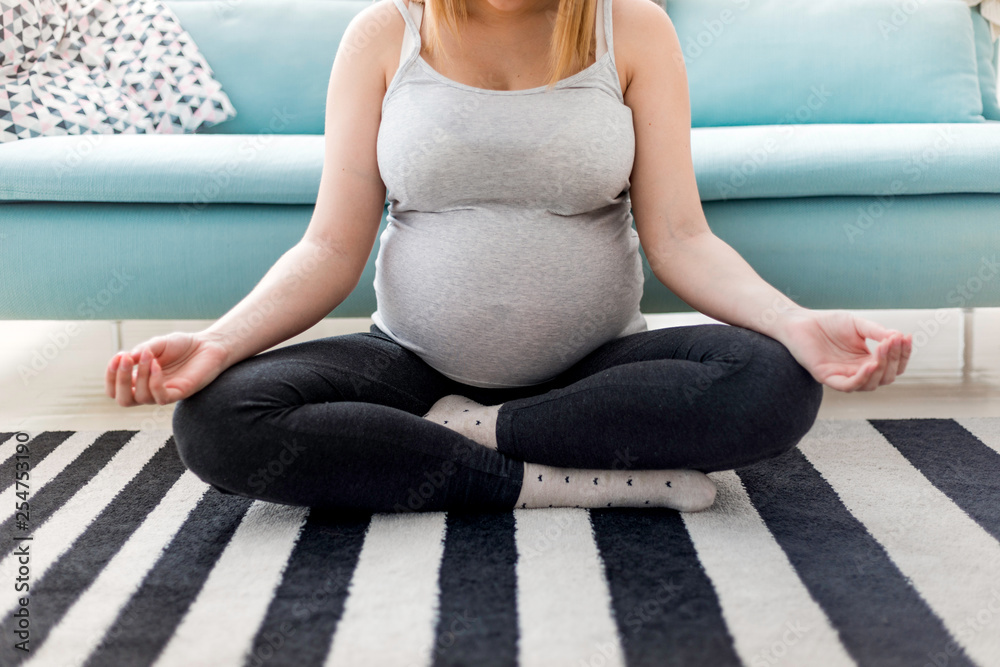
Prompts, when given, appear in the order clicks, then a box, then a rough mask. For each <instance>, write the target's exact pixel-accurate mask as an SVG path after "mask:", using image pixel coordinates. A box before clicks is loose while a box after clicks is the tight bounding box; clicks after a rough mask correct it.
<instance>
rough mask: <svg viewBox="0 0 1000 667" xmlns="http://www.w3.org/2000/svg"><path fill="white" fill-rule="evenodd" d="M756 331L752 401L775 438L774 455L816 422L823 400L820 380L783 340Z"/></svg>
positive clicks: (797, 440) (789, 445)
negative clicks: (797, 358) (754, 396)
mask: <svg viewBox="0 0 1000 667" xmlns="http://www.w3.org/2000/svg"><path fill="white" fill-rule="evenodd" d="M751 333H752V334H753V342H754V354H753V358H752V361H751V362H750V364H749V365H750V366H752V368H753V377H754V382H753V388H752V392H753V393H754V394H756V399H754V400H750V401H749V403H750V404H751V406H752V407H751V410H752V411H753V413H754V414H755V415H756V416H757V421H758V424H759V426H760V427H761V428H763V430H764V431H765V432H766V433H767V435H768V437H769V439H770V440H771V443H770V445H771V447H772V448H773V450H774V451H773V452H772V454H774V455H777V454H781V453H784V452H786V451H788V450H790V449H793V448H794V447H795V446H796V445H797V444H798V443H799V442H800V441H801V440H802V438H803V437H804V436H805V435H806V433H808V432H809V430H810V429H811V428H812V427H813V424H814V423H815V422H816V416H817V415H818V414H819V408H820V405H821V404H822V402H823V385H822V384H821V383H820V382H818V381H817V380H816V379H815V378H814V377H813V376H812V375H811V374H810V373H809V371H808V370H806V369H805V368H804V367H803V366H802V364H800V363H799V362H798V360H796V359H795V357H793V356H792V353H791V352H790V351H789V350H788V348H787V347H785V346H784V345H783V344H782V343H780V342H779V341H777V340H775V339H774V338H771V337H770V336H766V335H764V334H761V333H758V332H751Z"/></svg>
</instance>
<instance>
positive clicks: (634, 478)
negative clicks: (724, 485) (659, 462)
mask: <svg viewBox="0 0 1000 667" xmlns="http://www.w3.org/2000/svg"><path fill="white" fill-rule="evenodd" d="M715 491H716V486H715V482H713V481H712V480H711V479H710V478H709V477H708V476H707V475H706V474H705V473H703V472H699V471H697V470H588V469H582V468H554V467H552V466H547V465H542V464H540V463H529V462H525V464H524V481H523V482H522V484H521V495H519V496H518V498H517V504H516V507H517V508H519V509H520V508H533V507H669V508H671V509H675V510H679V511H681V512H698V511H700V510H703V509H705V508H707V507H711V505H712V503H714V502H715Z"/></svg>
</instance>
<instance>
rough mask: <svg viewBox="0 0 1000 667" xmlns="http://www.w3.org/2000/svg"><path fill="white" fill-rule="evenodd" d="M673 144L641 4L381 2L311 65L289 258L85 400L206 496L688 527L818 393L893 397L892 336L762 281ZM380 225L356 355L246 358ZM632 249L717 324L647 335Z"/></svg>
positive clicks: (361, 259) (620, 0)
mask: <svg viewBox="0 0 1000 667" xmlns="http://www.w3.org/2000/svg"><path fill="white" fill-rule="evenodd" d="M690 133H691V120H690V109H689V102H688V90H687V80H686V75H685V70H684V61H683V57H682V54H681V49H680V45H679V43H678V39H677V36H676V33H675V31H674V29H673V25H672V24H671V22H670V19H669V18H668V16H667V14H666V13H665V12H664V11H663V10H662V9H661V8H660V7H659V6H658V5H656V4H654V3H653V2H651V1H650V0H614V2H613V3H612V0H596V1H595V0H427V2H426V4H425V3H418V2H417V1H416V0H409V1H408V0H378V2H376V3H375V4H373V5H372V6H371V7H368V8H366V9H364V10H363V11H362V12H361V13H360V14H359V15H358V16H356V17H355V18H354V19H353V20H352V22H351V23H350V25H349V26H348V29H347V31H346V34H345V35H344V37H343V40H342V41H341V44H340V47H339V49H338V52H337V56H336V58H335V60H334V63H333V68H332V72H331V76H330V82H329V88H328V98H327V106H326V128H325V150H326V152H325V161H324V164H323V172H322V178H321V183H320V189H319V194H318V197H317V201H316V206H315V209H314V213H313V216H312V219H311V221H310V224H309V226H308V228H307V230H306V231H305V234H304V235H303V238H302V240H301V241H299V242H298V243H297V244H296V245H295V246H293V247H292V248H291V249H289V250H288V251H287V252H285V253H284V254H283V255H282V256H281V257H280V258H279V259H278V261H277V262H276V263H275V264H274V266H273V267H272V268H271V269H270V270H269V271H268V272H267V274H266V275H265V276H264V277H263V278H262V279H261V281H260V283H259V284H258V285H256V286H255V287H254V289H253V291H251V293H250V294H249V295H248V296H246V297H245V298H244V299H243V300H242V301H241V302H240V303H238V304H237V305H236V306H234V307H233V308H232V310H230V311H229V312H228V313H226V314H225V315H224V316H223V317H221V318H220V319H219V320H218V321H216V322H215V323H213V324H212V325H211V326H209V327H208V328H206V329H205V330H203V331H200V332H197V333H181V332H175V333H171V334H169V335H164V336H156V337H154V338H152V339H150V340H148V341H145V342H143V343H141V344H139V345H137V346H135V348H133V349H132V350H131V351H128V352H122V353H119V354H116V355H115V356H114V357H113V358H112V359H111V360H110V362H109V364H108V368H107V374H106V388H107V393H108V395H109V396H110V397H112V398H114V399H115V400H116V401H117V403H118V404H119V405H121V406H133V405H138V404H152V403H157V404H161V405H163V404H167V403H171V402H174V401H179V403H178V404H177V406H176V410H175V412H174V416H173V432H174V436H175V440H176V444H177V448H178V450H179V453H180V456H181V459H182V461H183V462H184V464H185V465H186V466H187V467H188V468H189V469H190V470H191V471H193V472H194V473H195V474H196V475H197V476H198V477H199V478H200V479H202V480H204V481H205V482H206V483H209V484H211V485H212V486H214V487H215V488H216V489H218V490H219V491H221V492H224V493H233V494H238V495H241V496H246V497H251V498H259V499H263V500H267V501H271V502H276V503H284V504H291V505H307V506H313V507H327V508H355V509H362V510H366V511H376V512H400V511H416V510H421V511H426V510H439V511H440V510H449V509H460V508H461V509H483V510H491V509H492V510H498V509H511V508H514V507H517V508H532V507H552V506H556V507H559V506H570V507H574V506H575V507H609V506H611V507H619V506H621V507H670V508H674V509H677V510H681V511H697V510H701V509H704V508H706V507H708V506H710V505H711V504H712V503H713V501H714V499H715V486H714V484H713V482H712V480H711V479H710V478H709V477H707V476H706V475H705V473H706V472H711V471H716V470H728V469H733V468H736V467H740V466H744V465H747V464H750V463H753V462H755V461H760V460H763V459H767V458H769V457H773V456H777V455H779V454H781V453H783V452H785V451H787V450H789V449H791V448H793V447H795V445H796V444H797V443H798V442H799V441H800V440H801V438H802V437H803V436H804V435H805V434H806V432H807V431H809V429H810V428H811V426H812V425H813V423H814V421H815V418H816V415H817V413H818V410H819V407H820V403H821V400H822V395H823V385H824V384H825V385H827V386H829V387H831V388H833V389H835V390H840V391H845V392H851V391H871V390H874V389H876V388H877V387H878V386H880V385H886V384H889V383H891V382H892V381H893V380H894V379H895V378H896V376H897V375H899V374H900V373H902V372H903V371H904V369H905V367H906V363H907V359H908V358H909V356H910V351H911V343H912V336H910V335H904V334H902V333H900V332H898V331H893V330H888V329H885V328H884V327H881V326H879V325H878V324H876V323H873V322H871V321H868V320H865V319H862V318H859V317H857V316H854V315H853V314H851V313H849V312H847V311H825V312H818V311H813V310H809V309H807V308H804V307H801V306H799V305H797V304H795V303H793V302H792V301H790V300H789V299H787V298H786V297H785V296H784V295H783V294H782V293H781V292H779V291H778V290H777V289H775V288H774V287H772V286H771V285H769V284H768V283H766V282H765V281H764V280H763V279H762V278H761V277H760V276H758V275H757V274H756V273H755V272H754V270H753V269H752V268H751V267H750V266H749V265H748V264H747V263H746V261H744V260H743V259H742V258H741V257H740V256H739V255H738V254H737V252H736V251H735V250H734V249H733V248H731V247H730V246H729V245H728V244H726V243H725V242H723V241H722V240H721V239H720V238H718V237H717V236H715V235H714V234H713V233H712V231H711V230H710V229H709V227H708V224H707V222H706V219H705V216H704V213H703V211H702V208H701V202H700V200H699V196H698V190H697V186H696V184H695V176H694V169H693V166H692V161H691V150H690ZM386 201H388V203H389V209H388V226H387V228H386V229H385V231H384V233H383V234H382V236H381V243H380V247H379V253H378V256H377V259H376V275H375V293H376V296H377V310H376V311H375V312H374V314H373V315H372V319H373V322H374V324H373V325H372V326H371V328H370V331H369V332H365V333H355V334H350V335H340V336H331V337H327V338H321V339H317V340H311V341H308V342H303V343H298V344H293V345H286V346H284V347H280V348H276V349H270V348H272V347H274V346H275V345H277V344H279V343H282V342H284V341H287V340H288V339H289V338H291V337H293V336H295V335H297V334H299V333H301V332H303V331H305V330H306V329H308V328H309V327H311V326H313V325H314V324H316V323H317V322H319V321H320V320H321V319H322V318H323V317H325V316H326V315H328V314H329V313H330V312H331V311H332V310H334V309H335V308H336V307H337V306H338V305H339V304H340V303H341V302H342V301H343V300H344V299H345V298H346V297H347V296H348V295H349V294H350V293H351V291H352V290H353V289H354V288H355V286H356V285H357V284H358V281H359V279H360V276H361V273H362V270H363V268H364V266H365V263H366V261H367V259H368V256H369V254H370V252H371V249H372V247H373V244H374V242H375V236H376V233H377V230H378V228H379V223H380V221H381V217H382V211H383V205H384V203H385V202H386ZM632 211H634V212H635V219H634V222H635V229H633V228H632V222H633V217H632ZM640 242H641V244H642V247H643V248H644V250H645V253H646V255H647V257H648V259H649V263H650V266H651V268H652V270H653V273H654V274H655V276H656V278H657V279H659V280H660V281H661V282H662V283H663V284H664V285H666V286H667V287H668V288H669V289H670V290H672V291H673V292H674V293H675V294H676V295H677V296H678V297H680V298H681V299H683V300H684V301H685V302H686V303H688V304H690V305H691V306H692V307H693V308H695V309H697V310H698V311H700V312H702V313H705V314H707V315H708V316H710V317H712V318H714V319H716V320H719V321H720V322H724V323H725V324H704V325H696V326H680V327H672V328H666V329H658V330H648V329H647V326H646V321H645V319H644V317H643V315H642V314H641V313H640V311H639V301H640V297H641V296H642V289H643V283H644V275H643V266H642V262H641V257H640V255H639V246H640ZM867 338H870V339H872V340H874V341H875V342H876V343H877V344H876V345H875V346H874V347H873V348H872V349H869V347H868V345H867V343H866V339H867Z"/></svg>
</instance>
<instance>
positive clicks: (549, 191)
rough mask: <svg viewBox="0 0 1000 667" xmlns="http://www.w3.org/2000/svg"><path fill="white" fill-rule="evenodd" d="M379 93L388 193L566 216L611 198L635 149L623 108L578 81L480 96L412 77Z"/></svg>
mask: <svg viewBox="0 0 1000 667" xmlns="http://www.w3.org/2000/svg"><path fill="white" fill-rule="evenodd" d="M408 83H409V85H407V86H404V87H401V88H399V89H398V90H396V91H394V95H393V96H392V97H391V98H389V99H387V100H386V104H385V106H384V108H383V114H382V121H381V125H380V128H379V133H378V146H377V151H378V165H379V170H380V172H381V175H382V179H383V182H384V183H385V185H386V189H387V194H388V195H389V198H390V199H395V200H396V201H397V202H399V204H400V205H402V206H405V207H412V208H415V209H418V210H425V211H433V210H444V209H448V208H459V207H471V206H476V205H481V204H484V203H497V204H504V203H507V204H510V205H511V206H528V207H532V208H546V209H549V210H552V211H553V212H555V213H559V214H563V215H572V214H575V213H580V212H584V211H591V210H594V209H595V208H599V207H600V206H603V205H608V204H611V203H614V202H615V201H618V200H619V199H618V198H619V197H620V196H621V195H622V193H623V191H624V190H626V189H627V187H628V185H629V176H630V174H631V171H632V164H633V161H634V156H635V135H634V131H633V127H632V113H631V110H630V109H629V108H628V107H627V106H626V105H623V104H622V103H621V102H620V101H619V100H617V99H616V98H614V97H612V94H611V93H609V92H608V91H605V90H602V89H598V88H593V87H587V86H580V87H567V88H559V89H555V90H551V91H547V92H532V93H527V94H523V95H489V94H483V93H479V92H475V91H469V90H464V89H461V88H456V87H452V86H447V85H441V84H440V83H439V82H435V81H432V80H416V81H410V82H408Z"/></svg>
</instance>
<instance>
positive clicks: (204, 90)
mask: <svg viewBox="0 0 1000 667" xmlns="http://www.w3.org/2000/svg"><path fill="white" fill-rule="evenodd" d="M235 116H236V109H234V108H233V105H232V103H231V102H230V101H229V97H228V96H227V95H226V94H225V93H224V92H223V91H222V86H221V84H219V82H218V81H216V80H215V79H214V78H213V73H212V68H211V67H209V65H208V63H207V62H206V61H205V58H204V57H203V56H202V55H201V52H200V51H199V50H198V47H197V46H196V45H195V43H194V41H193V40H192V39H191V36H190V35H189V34H188V33H187V32H186V31H185V30H184V29H183V28H182V27H181V25H180V22H179V21H178V20H177V17H176V15H175V14H174V13H173V12H172V11H171V10H170V9H168V8H167V7H165V6H164V5H163V4H161V3H160V2H159V1H158V0H60V1H58V2H57V1H54V0H0V142H7V141H16V140H18V139H29V138H32V137H38V136H50V135H65V134H115V133H126V134H143V133H159V134H179V133H191V132H195V131H197V130H198V128H199V127H208V126H211V125H215V124H217V123H221V122H223V121H226V120H229V119H230V118H233V117H235Z"/></svg>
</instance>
